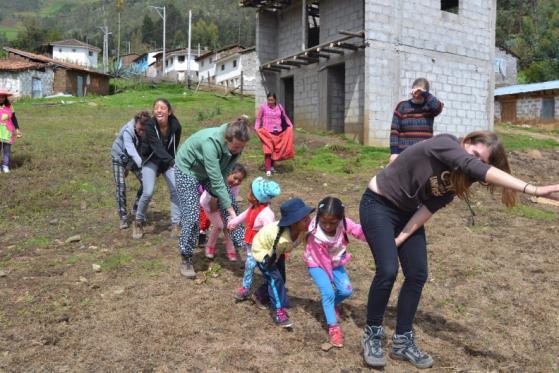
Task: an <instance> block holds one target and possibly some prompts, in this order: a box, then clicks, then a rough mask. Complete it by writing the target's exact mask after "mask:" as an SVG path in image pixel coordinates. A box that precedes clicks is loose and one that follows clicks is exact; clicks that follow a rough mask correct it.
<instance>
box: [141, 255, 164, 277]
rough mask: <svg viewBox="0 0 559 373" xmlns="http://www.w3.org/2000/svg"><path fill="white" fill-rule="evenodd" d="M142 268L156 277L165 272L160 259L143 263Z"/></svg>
mask: <svg viewBox="0 0 559 373" xmlns="http://www.w3.org/2000/svg"><path fill="white" fill-rule="evenodd" d="M141 265H142V268H143V269H144V271H146V272H147V273H148V274H149V275H156V274H157V273H161V272H163V271H164V270H165V268H166V267H165V265H164V264H163V263H162V262H161V260H159V259H148V260H144V261H142V264H141Z"/></svg>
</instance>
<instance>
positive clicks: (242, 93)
mask: <svg viewBox="0 0 559 373" xmlns="http://www.w3.org/2000/svg"><path fill="white" fill-rule="evenodd" d="M244 80H245V76H244V71H242V70H241V101H242V100H243V96H244V91H243V86H244Z"/></svg>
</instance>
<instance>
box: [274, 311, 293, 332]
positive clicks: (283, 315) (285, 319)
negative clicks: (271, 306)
mask: <svg viewBox="0 0 559 373" xmlns="http://www.w3.org/2000/svg"><path fill="white" fill-rule="evenodd" d="M272 320H273V321H274V324H276V325H277V326H279V327H280V328H291V327H292V326H293V323H292V322H291V321H289V316H288V315H287V312H285V308H280V309H278V310H274V311H272Z"/></svg>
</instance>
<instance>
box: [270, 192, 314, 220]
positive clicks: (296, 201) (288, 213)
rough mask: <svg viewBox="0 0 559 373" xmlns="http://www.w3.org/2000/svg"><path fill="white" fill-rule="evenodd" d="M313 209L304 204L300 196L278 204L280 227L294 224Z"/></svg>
mask: <svg viewBox="0 0 559 373" xmlns="http://www.w3.org/2000/svg"><path fill="white" fill-rule="evenodd" d="M313 211H314V208H313V207H309V206H307V205H305V202H303V201H302V200H301V198H292V199H289V200H287V201H285V202H284V203H282V204H281V206H280V212H281V219H280V221H279V223H278V225H279V226H280V227H288V226H290V225H291V224H295V223H297V222H298V221H300V220H301V219H303V218H304V217H305V216H307V215H308V214H310V213H311V212H313Z"/></svg>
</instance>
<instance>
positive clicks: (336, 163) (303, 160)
mask: <svg viewBox="0 0 559 373" xmlns="http://www.w3.org/2000/svg"><path fill="white" fill-rule="evenodd" d="M295 154H296V155H297V156H296V158H295V166H296V168H297V169H302V170H304V171H314V172H321V173H326V174H354V173H359V172H361V171H370V170H371V169H375V168H380V167H382V166H383V165H384V164H386V163H387V160H388V149H387V148H376V147H371V146H362V145H358V144H353V143H351V142H349V141H347V142H346V144H344V145H328V144H327V145H324V146H322V147H319V148H314V149H311V148H309V147H308V146H307V145H305V144H303V145H300V146H298V147H297V148H296V149H295Z"/></svg>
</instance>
